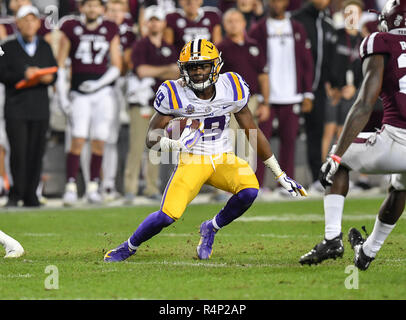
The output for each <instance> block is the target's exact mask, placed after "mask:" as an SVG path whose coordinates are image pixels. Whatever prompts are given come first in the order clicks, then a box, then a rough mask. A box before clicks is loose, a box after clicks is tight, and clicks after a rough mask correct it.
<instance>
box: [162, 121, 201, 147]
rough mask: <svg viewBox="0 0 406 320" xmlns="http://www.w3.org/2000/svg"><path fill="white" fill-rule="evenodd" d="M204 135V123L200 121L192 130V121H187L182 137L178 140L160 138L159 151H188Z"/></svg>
mask: <svg viewBox="0 0 406 320" xmlns="http://www.w3.org/2000/svg"><path fill="white" fill-rule="evenodd" d="M203 135H204V122H203V121H201V122H200V124H199V127H198V128H197V129H194V128H192V120H191V119H189V120H188V122H187V124H186V127H185V129H184V130H183V132H182V135H181V136H180V138H179V139H178V140H173V139H169V138H167V137H162V138H161V140H160V146H161V151H164V152H166V151H171V150H178V151H190V150H191V149H192V148H193V147H194V146H195V145H196V144H197V143H198V142H199V140H200V138H201V137H202V136H203Z"/></svg>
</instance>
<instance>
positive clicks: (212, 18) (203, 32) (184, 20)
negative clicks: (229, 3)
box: [164, 0, 222, 51]
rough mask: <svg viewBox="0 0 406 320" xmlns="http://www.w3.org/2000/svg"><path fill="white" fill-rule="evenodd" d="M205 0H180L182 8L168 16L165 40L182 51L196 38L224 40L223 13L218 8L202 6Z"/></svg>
mask: <svg viewBox="0 0 406 320" xmlns="http://www.w3.org/2000/svg"><path fill="white" fill-rule="evenodd" d="M202 4H203V0H179V5H180V7H181V9H178V10H176V11H175V12H173V13H170V14H168V15H167V16H166V21H167V26H166V29H165V32H164V40H165V42H166V43H168V44H173V45H174V46H175V48H176V50H178V51H181V50H182V48H183V46H184V45H185V44H186V43H188V42H189V41H191V40H193V39H196V38H204V39H207V40H210V41H211V42H213V43H214V44H216V45H217V44H218V43H219V42H220V41H221V40H222V34H221V13H220V11H219V10H217V8H210V7H202Z"/></svg>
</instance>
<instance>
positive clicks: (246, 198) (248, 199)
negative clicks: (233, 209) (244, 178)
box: [237, 188, 258, 206]
mask: <svg viewBox="0 0 406 320" xmlns="http://www.w3.org/2000/svg"><path fill="white" fill-rule="evenodd" d="M257 195H258V189H255V188H247V189H243V190H241V191H240V192H238V193H237V197H238V199H239V200H240V201H241V202H242V203H243V204H244V205H245V206H249V205H251V204H252V203H253V202H254V200H255V199H256V197H257Z"/></svg>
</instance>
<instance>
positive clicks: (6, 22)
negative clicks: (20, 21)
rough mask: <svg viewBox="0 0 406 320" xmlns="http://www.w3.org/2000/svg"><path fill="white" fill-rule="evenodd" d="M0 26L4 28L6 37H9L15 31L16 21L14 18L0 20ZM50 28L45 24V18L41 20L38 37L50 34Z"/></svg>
mask: <svg viewBox="0 0 406 320" xmlns="http://www.w3.org/2000/svg"><path fill="white" fill-rule="evenodd" d="M0 24H1V25H3V26H4V27H5V28H6V32H7V35H8V36H10V35H12V34H15V33H16V32H17V31H18V30H17V25H16V19H15V18H14V17H7V18H2V19H0ZM51 31H52V30H51V27H50V25H49V23H47V22H46V17H43V18H41V26H40V28H39V30H38V34H39V35H40V36H45V35H46V34H47V33H49V32H51Z"/></svg>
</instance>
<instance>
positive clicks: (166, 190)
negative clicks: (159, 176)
mask: <svg viewBox="0 0 406 320" xmlns="http://www.w3.org/2000/svg"><path fill="white" fill-rule="evenodd" d="M178 166H179V164H177V165H176V167H175V169H174V170H173V172H172V175H171V177H170V178H169V181H168V183H167V185H166V188H165V192H164V195H163V197H162V201H161V209H160V210H162V208H163V207H164V203H165V198H166V193H167V192H168V189H169V186H170V185H171V182H172V179H173V176H174V175H175V173H176V170H178Z"/></svg>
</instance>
